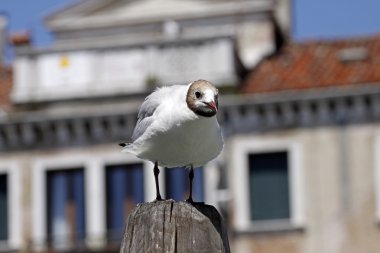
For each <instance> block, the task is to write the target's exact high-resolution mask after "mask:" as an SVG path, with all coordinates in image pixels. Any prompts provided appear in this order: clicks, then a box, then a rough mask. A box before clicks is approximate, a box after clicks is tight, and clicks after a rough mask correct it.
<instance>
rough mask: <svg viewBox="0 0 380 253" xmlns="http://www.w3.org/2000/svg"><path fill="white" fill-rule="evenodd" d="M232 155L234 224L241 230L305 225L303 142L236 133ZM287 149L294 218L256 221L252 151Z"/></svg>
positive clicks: (291, 216)
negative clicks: (251, 182)
mask: <svg viewBox="0 0 380 253" xmlns="http://www.w3.org/2000/svg"><path fill="white" fill-rule="evenodd" d="M231 144H232V145H231V147H230V148H231V151H232V157H231V158H232V159H231V161H230V165H229V166H228V167H229V168H230V169H229V175H230V186H231V189H232V195H233V198H232V203H233V206H234V210H233V224H234V228H235V230H236V231H239V232H265V231H281V230H293V229H299V228H303V227H304V226H305V212H304V196H303V195H304V187H303V180H304V177H303V171H302V150H301V145H300V144H299V143H298V142H296V141H295V140H293V139H291V138H273V137H271V138H260V137H256V136H248V137H247V136H245V137H243V138H239V137H236V138H234V140H232V143H231ZM279 151H286V152H287V153H288V170H289V171H288V175H289V195H290V219H284V220H266V221H252V220H251V219H250V198H249V196H250V195H249V194H250V193H249V163H248V159H249V155H250V154H259V153H269V152H279Z"/></svg>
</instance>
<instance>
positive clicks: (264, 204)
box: [248, 152, 290, 220]
mask: <svg viewBox="0 0 380 253" xmlns="http://www.w3.org/2000/svg"><path fill="white" fill-rule="evenodd" d="M248 160H249V161H248V162H249V179H250V207H251V220H272V219H287V218H289V217H290V207H289V170H288V156H287V152H273V153H262V154H250V155H249V159H248Z"/></svg>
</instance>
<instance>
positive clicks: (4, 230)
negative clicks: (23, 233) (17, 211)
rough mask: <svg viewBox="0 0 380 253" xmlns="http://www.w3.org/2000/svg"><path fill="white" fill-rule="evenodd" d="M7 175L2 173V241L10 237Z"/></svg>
mask: <svg viewBox="0 0 380 253" xmlns="http://www.w3.org/2000/svg"><path fill="white" fill-rule="evenodd" d="M7 188H8V184H7V175H0V241H2V240H7V239H8V190H7Z"/></svg>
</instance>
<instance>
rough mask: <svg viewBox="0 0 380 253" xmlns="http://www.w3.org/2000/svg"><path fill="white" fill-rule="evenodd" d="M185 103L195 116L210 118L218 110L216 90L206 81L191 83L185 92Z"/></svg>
mask: <svg viewBox="0 0 380 253" xmlns="http://www.w3.org/2000/svg"><path fill="white" fill-rule="evenodd" d="M209 100H210V101H209ZM186 103H187V106H188V107H189V108H190V110H192V111H193V112H194V113H196V114H197V115H200V116H204V117H212V116H214V115H215V114H216V112H217V109H218V89H217V88H215V87H214V85H212V84H211V83H210V82H209V81H206V80H198V81H195V82H192V83H191V84H190V86H189V89H188V91H187V95H186Z"/></svg>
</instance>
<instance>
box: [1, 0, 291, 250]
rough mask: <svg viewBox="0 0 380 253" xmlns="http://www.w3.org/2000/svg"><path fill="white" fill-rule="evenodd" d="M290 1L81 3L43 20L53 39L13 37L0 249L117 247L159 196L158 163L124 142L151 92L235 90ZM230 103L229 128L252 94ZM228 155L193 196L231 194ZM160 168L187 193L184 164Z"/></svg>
mask: <svg viewBox="0 0 380 253" xmlns="http://www.w3.org/2000/svg"><path fill="white" fill-rule="evenodd" d="M287 3H288V1H281V2H279V4H277V5H276V4H275V2H273V1H248V0H239V1H222V0H220V1H219V0H218V1H211V0H210V1H193V0H191V1H190V0H188V1H186V0H183V1H178V0H146V1H125V0H113V1H105V0H92V1H81V2H79V3H77V4H74V5H72V6H69V7H67V8H65V9H63V10H59V11H57V12H56V13H53V14H51V15H50V16H48V17H47V18H46V24H47V25H48V27H49V28H50V29H51V30H52V32H53V33H54V35H55V37H56V42H55V43H54V45H52V46H51V47H49V48H35V47H32V46H31V45H30V35H29V34H22V33H21V34H17V35H15V36H13V37H12V42H13V43H14V45H15V50H16V57H15V59H14V64H13V65H14V68H13V82H11V80H12V76H11V74H12V72H10V71H8V70H5V69H4V71H2V72H1V73H4V74H1V77H0V82H1V86H0V90H1V93H0V94H1V96H0V103H1V105H2V108H3V109H2V111H1V115H0V186H1V187H0V203H1V208H0V251H1V252H8V251H15V252H18V251H23V252H77V251H80V252H90V251H91V252H93V251H96V252H118V249H119V244H120V239H121V236H122V233H123V226H124V220H125V218H126V216H127V214H128V212H129V211H130V210H131V209H132V208H133V207H134V206H135V205H136V203H139V202H143V201H151V200H153V199H154V197H155V189H154V179H153V173H152V167H153V165H152V164H150V163H148V162H144V161H141V160H139V159H137V158H135V157H133V156H129V155H127V154H122V153H120V148H119V147H118V146H117V143H118V142H120V141H123V140H128V139H129V137H130V135H131V133H132V131H133V127H134V125H135V123H136V118H137V111H138V108H139V105H140V104H141V102H142V100H143V98H144V97H145V96H146V95H147V94H148V93H149V92H150V91H152V89H153V88H154V87H155V86H156V85H162V84H165V85H170V84H187V83H189V82H190V81H194V80H197V79H200V78H203V79H207V80H210V81H211V82H213V83H214V84H215V85H216V86H218V88H219V89H220V90H221V91H222V92H223V93H224V94H228V93H230V94H233V93H236V92H237V91H238V90H239V83H240V82H241V81H240V80H242V79H243V78H244V77H245V76H246V74H247V73H248V70H249V69H251V68H253V67H254V66H256V65H257V64H258V63H259V62H260V61H261V60H262V59H263V58H264V57H266V56H268V55H271V54H273V53H274V52H276V50H277V49H278V48H279V45H281V38H282V36H280V34H285V35H286V33H287V31H289V29H290V25H289V20H290V18H289V13H288V7H289V6H288V4H287ZM275 20H279V21H278V22H275ZM1 78H3V79H1ZM222 100H223V98H222ZM228 101H230V102H228ZM226 102H228V103H226V107H225V108H226V109H225V110H224V109H223V108H222V114H221V121H222V122H223V123H224V124H225V126H226V128H225V129H226V133H227V134H229V136H232V134H236V133H238V132H239V131H240V130H238V129H237V128H235V124H237V122H235V119H236V118H235V113H236V112H235V108H240V107H239V106H241V105H243V104H245V101H244V100H241V99H240V97H239V96H233V95H231V97H229V98H226ZM227 105H228V106H227ZM248 105H250V103H248V104H247V106H248ZM247 108H248V107H247ZM236 116H238V114H237V115H236ZM248 128H250V127H249V126H248ZM225 154H226V158H225V159H226V160H224V157H223V155H222V156H221V158H220V159H218V160H216V161H214V162H212V163H210V164H208V165H207V166H206V167H207V168H206V169H203V168H199V169H197V170H196V175H195V189H194V194H195V196H194V197H195V200H196V201H205V202H207V203H211V204H214V205H217V206H220V207H221V208H222V207H223V206H225V203H227V202H226V200H228V198H229V194H228V189H227V188H226V187H227V182H226V181H225V180H223V179H226V175H225V173H224V172H225V171H226V169H227V167H226V163H225V161H227V158H228V156H227V155H228V153H225ZM219 168H222V169H219ZM223 168H224V169H223ZM160 176H161V178H160V180H161V181H162V183H161V184H162V185H163V186H164V187H163V188H164V189H163V196H164V197H166V198H175V199H178V200H181V199H185V196H186V194H187V193H186V191H187V183H186V177H187V176H186V172H185V171H184V170H183V169H172V170H167V171H165V170H163V171H162V173H161V174H160ZM236 228H238V227H236ZM236 228H235V227H233V229H234V230H235V229H236Z"/></svg>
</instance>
